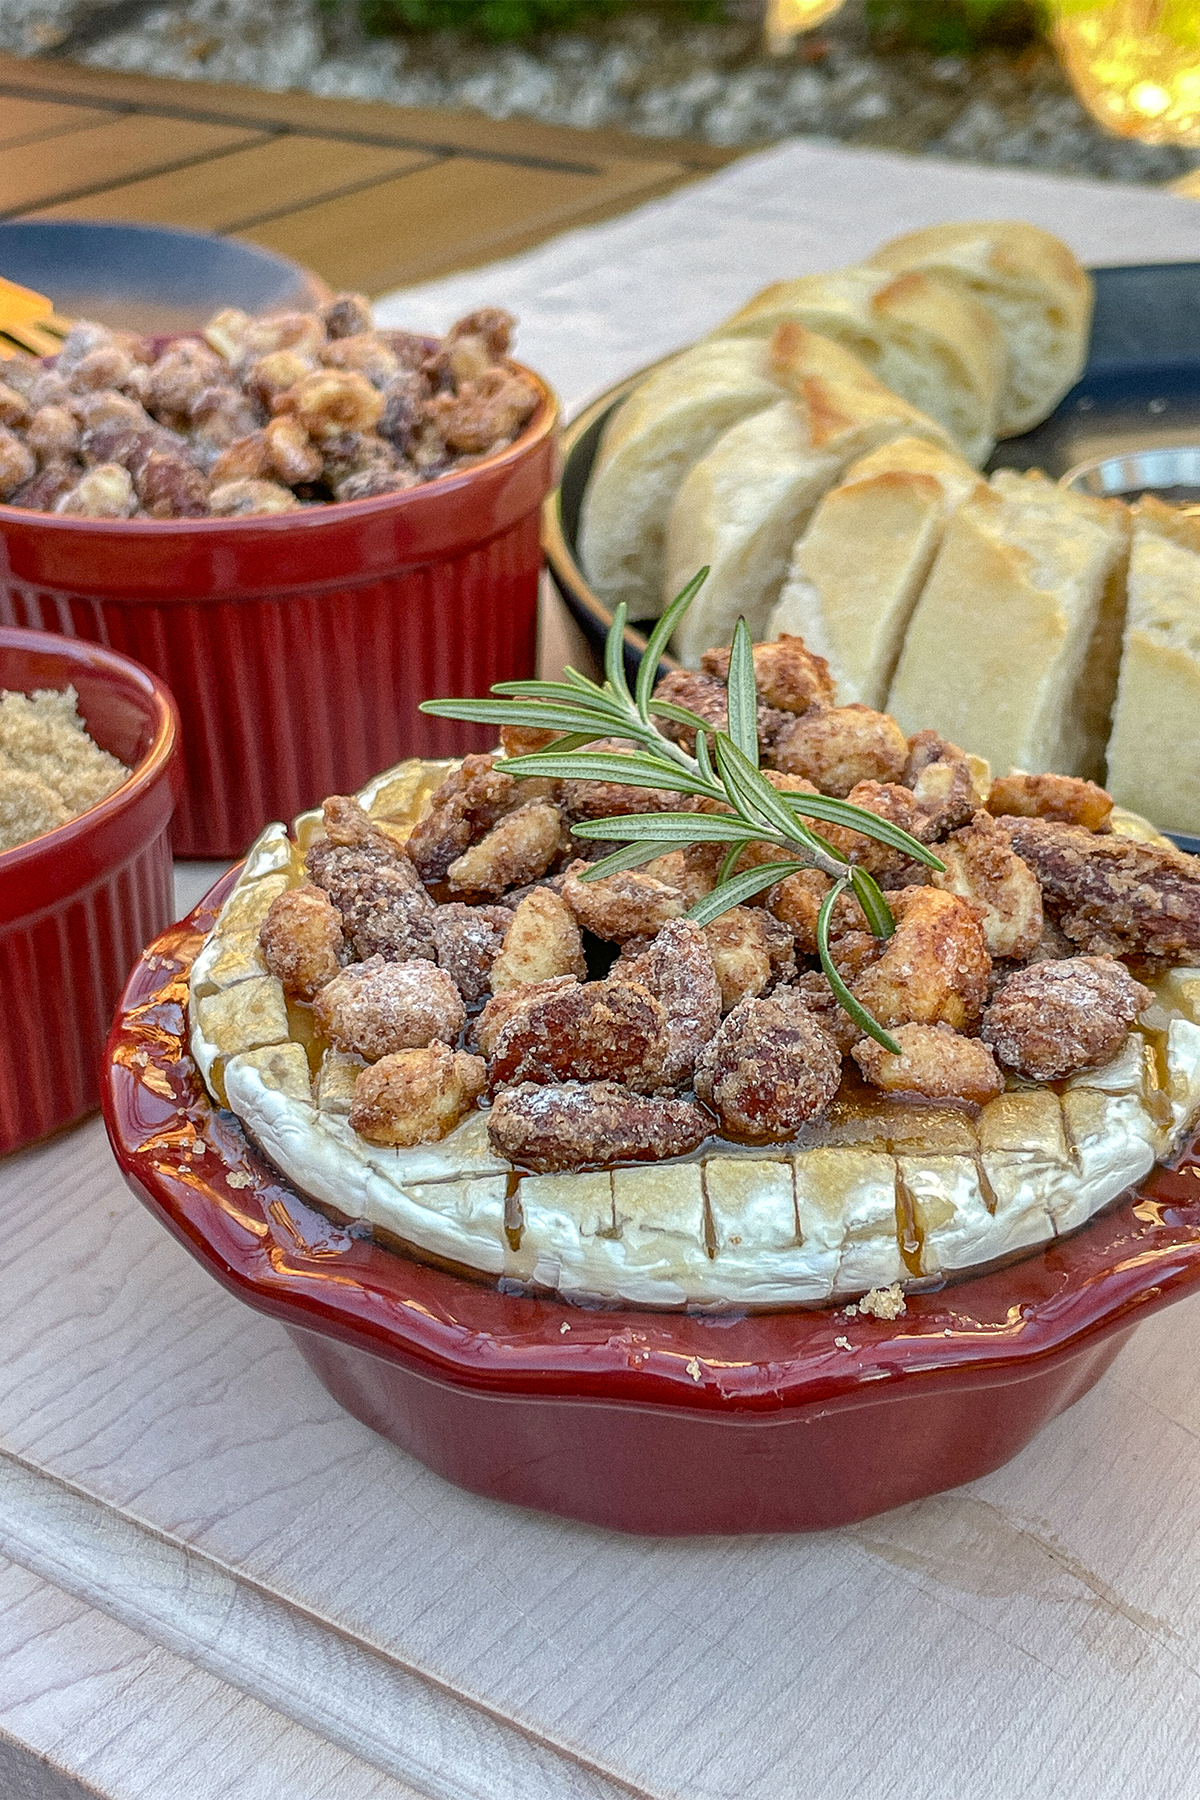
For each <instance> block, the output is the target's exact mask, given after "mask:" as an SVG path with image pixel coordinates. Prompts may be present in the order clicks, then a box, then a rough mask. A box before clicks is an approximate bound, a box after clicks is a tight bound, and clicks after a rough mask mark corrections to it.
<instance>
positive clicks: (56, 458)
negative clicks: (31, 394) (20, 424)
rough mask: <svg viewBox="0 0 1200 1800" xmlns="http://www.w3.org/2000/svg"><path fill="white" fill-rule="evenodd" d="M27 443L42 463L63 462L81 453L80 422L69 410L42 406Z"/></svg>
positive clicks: (28, 435)
mask: <svg viewBox="0 0 1200 1800" xmlns="http://www.w3.org/2000/svg"><path fill="white" fill-rule="evenodd" d="M25 442H26V443H27V444H28V445H29V448H30V449H31V450H32V451H33V453H34V455H35V456H36V457H37V459H38V461H39V462H40V463H48V462H61V461H62V460H64V459H65V458H66V457H68V456H74V455H76V453H77V452H78V450H79V421H78V419H77V418H76V417H75V415H74V413H73V412H71V411H70V409H69V408H68V407H65V406H39V407H38V409H37V411H36V412H35V413H34V414H33V415H32V417H31V418H30V420H29V425H28V428H27V429H26V432H25Z"/></svg>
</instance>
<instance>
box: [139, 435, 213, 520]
mask: <svg viewBox="0 0 1200 1800" xmlns="http://www.w3.org/2000/svg"><path fill="white" fill-rule="evenodd" d="M133 485H134V488H135V490H136V492H137V497H138V499H139V500H140V501H141V503H142V511H143V512H146V513H148V514H149V515H150V517H151V518H152V519H198V518H201V517H202V516H203V515H204V514H205V513H207V511H208V483H207V482H206V481H205V479H204V477H203V475H202V474H201V473H200V471H199V469H197V468H196V467H195V466H194V465H193V464H192V463H189V462H186V461H185V460H184V458H183V457H182V456H175V455H173V454H172V453H171V452H170V451H167V450H151V451H150V453H149V455H148V456H146V458H145V459H144V461H143V462H142V463H141V465H140V467H139V468H138V470H137V473H136V474H135V475H134V479H133Z"/></svg>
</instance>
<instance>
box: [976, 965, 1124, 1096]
mask: <svg viewBox="0 0 1200 1800" xmlns="http://www.w3.org/2000/svg"><path fill="white" fill-rule="evenodd" d="M1152 998H1153V996H1152V995H1151V993H1150V990H1149V989H1148V988H1144V987H1143V986H1142V984H1141V982H1140V981H1135V980H1134V979H1133V977H1132V975H1130V973H1129V971H1128V970H1127V969H1126V968H1125V966H1124V964H1122V963H1119V962H1117V961H1115V960H1114V959H1113V958H1112V957H1108V956H1072V957H1068V958H1067V959H1066V960H1065V961H1062V962H1039V963H1033V964H1031V966H1030V967H1029V968H1027V969H1018V970H1017V971H1016V972H1015V974H1012V975H1010V976H1009V978H1008V980H1007V981H1006V982H1005V983H1004V985H1003V986H1002V987H1001V988H1000V990H999V992H998V993H997V994H996V996H995V998H994V1000H993V1001H992V1003H991V1005H990V1006H989V1007H988V1009H987V1011H986V1012H985V1013H984V1015H983V1026H982V1036H983V1038H984V1041H985V1042H986V1043H988V1044H990V1045H991V1047H992V1049H993V1050H994V1051H995V1052H996V1055H997V1056H998V1057H999V1059H1000V1061H1001V1062H1002V1063H1005V1064H1006V1065H1007V1067H1008V1068H1010V1069H1015V1070H1016V1071H1017V1073H1018V1074H1019V1075H1025V1076H1027V1077H1028V1078H1029V1080H1031V1081H1057V1080H1061V1079H1062V1078H1063V1077H1064V1076H1066V1075H1075V1074H1078V1073H1079V1071H1080V1070H1083V1069H1100V1068H1103V1066H1104V1064H1105V1063H1107V1062H1111V1061H1112V1059H1113V1057H1114V1056H1115V1055H1116V1054H1117V1051H1118V1050H1119V1049H1120V1048H1121V1045H1122V1044H1123V1043H1124V1042H1125V1039H1126V1037H1127V1036H1128V1035H1129V1027H1130V1026H1131V1025H1132V1024H1133V1021H1134V1020H1135V1019H1136V1018H1137V1016H1138V1014H1139V1013H1140V1012H1142V1011H1143V1010H1144V1009H1145V1008H1146V1007H1147V1006H1149V1005H1150V1003H1151V1000H1152Z"/></svg>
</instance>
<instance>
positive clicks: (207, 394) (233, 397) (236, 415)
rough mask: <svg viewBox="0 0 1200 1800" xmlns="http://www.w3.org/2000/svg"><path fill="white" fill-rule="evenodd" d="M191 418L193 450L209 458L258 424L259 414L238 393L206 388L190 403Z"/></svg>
mask: <svg viewBox="0 0 1200 1800" xmlns="http://www.w3.org/2000/svg"><path fill="white" fill-rule="evenodd" d="M190 418H191V426H192V434H193V438H194V441H195V444H196V447H197V449H198V451H201V452H204V453H206V454H208V453H211V452H212V451H213V450H221V449H224V448H226V446H228V445H229V444H235V443H236V442H237V440H238V439H239V438H242V437H246V436H247V434H248V433H249V432H251V431H254V430H255V429H256V428H257V427H258V425H259V424H260V423H261V419H262V414H261V412H260V410H259V408H258V407H256V406H255V405H254V404H253V402H252V401H251V400H250V399H248V397H247V396H246V395H245V394H243V393H241V392H240V390H239V389H237V388H234V387H209V388H205V389H204V391H203V392H202V393H200V394H198V395H197V397H196V399H195V400H194V401H193V403H192V407H191V413H190Z"/></svg>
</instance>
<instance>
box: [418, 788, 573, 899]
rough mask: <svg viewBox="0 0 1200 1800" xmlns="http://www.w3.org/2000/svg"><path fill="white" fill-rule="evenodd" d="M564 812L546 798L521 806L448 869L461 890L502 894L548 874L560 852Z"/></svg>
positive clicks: (506, 815)
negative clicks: (560, 834)
mask: <svg viewBox="0 0 1200 1800" xmlns="http://www.w3.org/2000/svg"><path fill="white" fill-rule="evenodd" d="M561 825H562V815H561V813H560V812H559V810H558V808H557V806H552V805H551V804H550V803H549V801H546V800H530V801H527V802H526V804H525V805H524V806H518V807H517V808H516V809H515V810H514V811H513V812H510V813H506V814H505V815H504V817H503V818H502V819H501V820H500V821H499V822H498V823H497V824H496V825H494V826H493V827H492V829H491V830H490V831H489V832H488V834H487V836H486V837H485V838H482V839H480V841H479V842H478V843H477V844H472V845H471V847H470V848H469V849H468V850H464V852H463V854H462V855H461V856H458V857H456V858H455V860H454V861H453V862H452V863H451V864H450V867H449V868H448V869H447V871H446V879H447V880H448V881H449V883H450V886H451V887H452V888H457V889H458V891H459V892H460V893H474V894H502V893H503V892H504V891H505V889H506V888H510V887H520V886H523V885H524V884H525V883H526V882H529V881H536V880H537V878H538V876H539V875H544V874H545V872H546V870H547V869H548V868H549V867H550V864H551V863H552V862H553V861H554V858H555V856H556V855H557V853H558V840H559V831H560V828H561Z"/></svg>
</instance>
